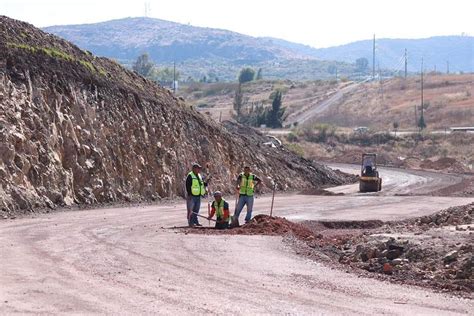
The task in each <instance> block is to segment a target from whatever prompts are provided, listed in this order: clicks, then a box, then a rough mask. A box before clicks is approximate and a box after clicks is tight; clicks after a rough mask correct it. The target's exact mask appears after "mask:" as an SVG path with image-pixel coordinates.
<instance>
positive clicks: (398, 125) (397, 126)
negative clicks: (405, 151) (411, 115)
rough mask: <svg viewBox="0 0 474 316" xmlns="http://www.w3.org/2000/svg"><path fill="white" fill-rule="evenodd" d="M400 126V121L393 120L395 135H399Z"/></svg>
mask: <svg viewBox="0 0 474 316" xmlns="http://www.w3.org/2000/svg"><path fill="white" fill-rule="evenodd" d="M399 127H400V124H399V123H398V122H396V121H395V122H393V129H394V130H395V137H396V136H397V130H398V128H399Z"/></svg>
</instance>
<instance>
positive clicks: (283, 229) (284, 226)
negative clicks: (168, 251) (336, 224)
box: [184, 215, 315, 240]
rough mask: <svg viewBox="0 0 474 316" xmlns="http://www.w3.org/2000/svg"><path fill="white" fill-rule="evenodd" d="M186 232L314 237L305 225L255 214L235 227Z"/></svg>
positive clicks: (189, 229)
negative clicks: (249, 219)
mask: <svg viewBox="0 0 474 316" xmlns="http://www.w3.org/2000/svg"><path fill="white" fill-rule="evenodd" d="M184 231H185V232H186V233H193V234H206V235H213V234H227V235H266V236H286V235H292V236H295V237H297V238H298V239H302V240H311V239H314V238H315V237H314V234H313V232H312V231H311V230H310V229H309V228H308V227H306V226H304V225H301V224H297V223H293V222H290V221H289V220H287V219H286V218H282V217H275V216H272V217H270V216H268V215H257V216H255V217H254V218H253V219H252V220H251V221H250V222H249V223H247V224H245V225H242V226H240V227H236V228H230V229H224V230H218V229H214V228H185V229H184Z"/></svg>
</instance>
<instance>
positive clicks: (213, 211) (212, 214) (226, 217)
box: [210, 201, 230, 221]
mask: <svg viewBox="0 0 474 316" xmlns="http://www.w3.org/2000/svg"><path fill="white" fill-rule="evenodd" d="M215 213H216V208H215V207H214V203H212V206H211V214H210V217H211V218H212V217H214V214H215ZM229 216H230V213H229V203H227V201H224V218H218V219H217V220H218V221H220V220H224V221H226V220H227V219H229Z"/></svg>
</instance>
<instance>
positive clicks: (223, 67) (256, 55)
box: [44, 17, 353, 80]
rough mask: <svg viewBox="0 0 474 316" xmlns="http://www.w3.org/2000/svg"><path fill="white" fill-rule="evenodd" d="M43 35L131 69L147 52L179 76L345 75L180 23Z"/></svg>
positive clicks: (123, 22) (266, 43) (347, 68)
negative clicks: (253, 72) (255, 71)
mask: <svg viewBox="0 0 474 316" xmlns="http://www.w3.org/2000/svg"><path fill="white" fill-rule="evenodd" d="M44 30H45V31H47V32H50V33H53V34H55V35H58V36H60V37H62V38H65V39H67V40H69V41H71V42H73V43H74V44H76V45H78V46H79V47H81V48H83V49H86V50H89V51H91V52H93V53H94V54H96V55H100V56H106V57H110V58H114V59H116V60H118V61H119V62H121V63H122V64H125V65H131V64H132V63H133V61H134V60H136V58H137V57H138V56H139V55H140V54H142V53H144V52H147V53H148V54H149V55H150V57H151V58H152V60H153V61H154V62H155V63H157V64H159V65H163V66H165V65H167V66H170V64H171V63H172V62H173V61H176V62H177V63H178V66H179V69H180V71H181V72H183V75H184V76H185V77H187V76H188V75H190V76H192V77H195V78H201V77H202V76H209V74H211V75H213V76H217V77H219V78H220V79H224V80H235V78H236V77H237V73H238V71H239V70H240V69H241V68H242V67H243V66H252V67H254V68H263V74H264V76H265V77H266V78H286V79H318V78H322V79H327V78H329V77H331V76H332V75H331V74H329V73H328V72H327V69H328V66H329V65H330V64H335V65H337V66H338V68H339V69H340V73H341V74H344V73H345V74H346V75H348V74H350V73H351V72H352V71H353V66H352V65H350V64H346V63H336V62H327V61H319V60H317V59H316V58H314V57H310V56H309V55H308V54H307V53H303V52H301V50H295V49H292V48H290V47H286V45H281V43H280V42H278V41H277V40H275V39H271V38H256V37H252V36H247V35H242V34H239V33H235V32H231V31H226V30H221V29H213V28H204V27H196V26H191V25H185V24H180V23H175V22H169V21H164V20H159V19H153V18H144V17H141V18H125V19H119V20H112V21H107V22H102V23H95V24H82V25H64V26H51V27H46V28H44Z"/></svg>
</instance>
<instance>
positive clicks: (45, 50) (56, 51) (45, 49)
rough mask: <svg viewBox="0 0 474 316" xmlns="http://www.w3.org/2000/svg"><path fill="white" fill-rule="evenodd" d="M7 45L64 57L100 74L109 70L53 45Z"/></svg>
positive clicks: (53, 56) (104, 73)
mask: <svg viewBox="0 0 474 316" xmlns="http://www.w3.org/2000/svg"><path fill="white" fill-rule="evenodd" d="M7 46H8V47H12V48H16V49H22V50H26V51H28V52H30V53H33V54H36V53H42V54H46V55H48V56H49V57H52V58H58V59H62V60H65V61H68V62H78V63H79V64H81V65H82V66H84V67H85V68H86V69H87V70H89V71H90V72H92V73H96V72H97V71H98V72H99V74H101V75H102V76H105V75H107V72H106V71H105V70H104V69H103V68H101V67H98V68H96V67H95V66H94V65H93V64H92V63H91V62H90V61H87V60H83V59H78V58H75V57H74V56H72V55H69V54H67V53H65V52H63V51H61V50H59V49H56V48H53V47H39V46H31V45H26V44H20V43H12V42H8V43H7Z"/></svg>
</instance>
